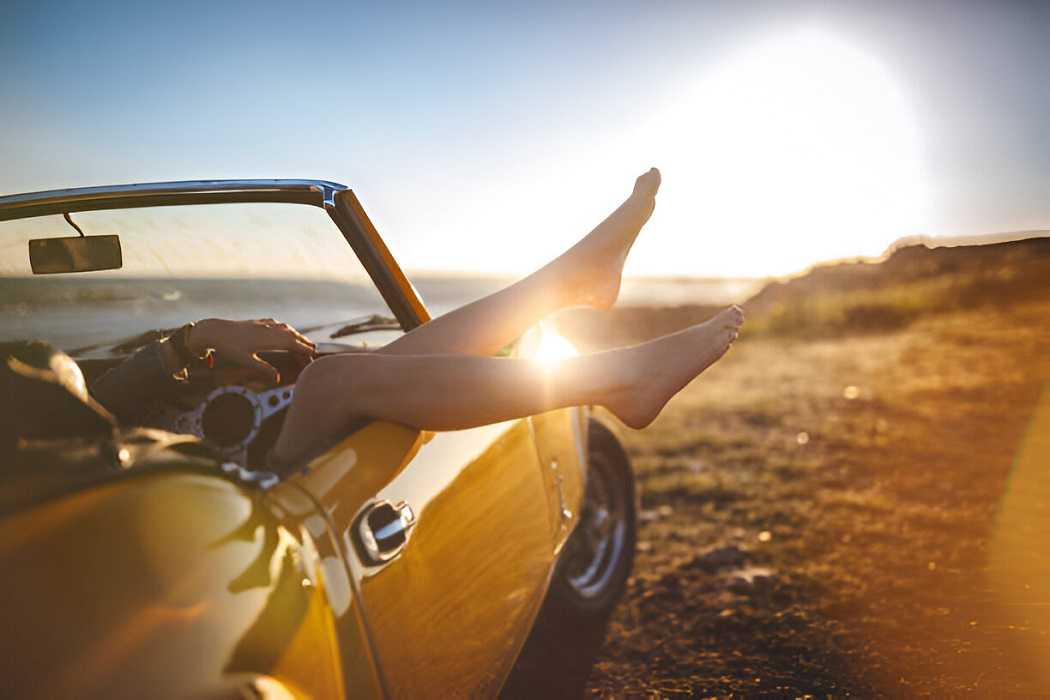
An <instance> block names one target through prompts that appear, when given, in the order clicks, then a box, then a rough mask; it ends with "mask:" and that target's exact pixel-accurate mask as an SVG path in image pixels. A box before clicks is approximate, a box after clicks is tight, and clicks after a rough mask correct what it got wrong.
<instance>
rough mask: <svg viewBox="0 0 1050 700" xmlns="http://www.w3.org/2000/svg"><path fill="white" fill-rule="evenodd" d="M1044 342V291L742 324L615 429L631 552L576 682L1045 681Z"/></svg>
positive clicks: (820, 685) (692, 690)
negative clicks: (789, 332)
mask: <svg viewBox="0 0 1050 700" xmlns="http://www.w3.org/2000/svg"><path fill="white" fill-rule="evenodd" d="M1048 349H1050V304H1047V303H1045V302H1043V303H1039V302H1029V303H1025V304H1019V305H1015V306H1013V307H1011V308H992V307H985V308H982V309H976V310H970V311H964V312H954V313H951V314H945V315H938V316H931V317H927V318H923V319H921V320H919V321H917V322H915V323H914V324H912V325H910V326H909V327H907V328H906V329H903V330H897V331H894V332H888V333H882V334H877V335H871V334H865V335H852V336H842V337H837V338H822V339H819V340H813V341H803V340H797V339H784V338H777V337H769V336H766V337H762V336H759V337H755V338H750V337H748V336H747V335H746V333H745V335H744V336H743V337H742V338H741V340H740V341H739V342H738V344H737V346H736V347H735V348H734V349H733V350H732V352H731V353H730V354H729V356H727V357H726V358H725V359H724V360H723V361H722V362H721V363H719V364H718V365H716V366H715V367H714V368H712V369H711V370H709V371H708V373H706V374H705V375H704V376H703V377H702V378H700V379H699V380H697V381H696V382H694V383H693V384H692V385H691V386H690V387H689V388H688V389H687V390H686V391H684V392H683V393H682V394H680V395H679V396H678V397H676V399H675V400H674V401H673V402H672V403H671V404H670V405H669V406H668V407H667V409H666V410H665V412H664V413H663V414H662V415H661V417H660V418H659V419H658V420H657V422H656V423H654V424H653V425H652V426H651V427H650V428H648V429H647V430H645V431H642V432H631V431H628V430H622V431H621V434H622V436H623V439H624V441H625V443H626V444H627V446H628V449H629V452H630V454H631V456H632V458H633V461H634V465H635V469H636V472H637V477H638V483H639V487H640V492H641V507H642V510H641V520H642V522H641V523H640V532H639V544H638V553H637V560H636V564H635V573H634V576H633V578H632V579H631V580H630V582H629V585H628V590H627V594H626V596H625V598H624V600H623V601H622V603H621V604H620V606H619V608H618V609H617V611H616V613H615V614H614V616H613V619H612V620H611V622H610V625H609V629H608V632H607V636H606V641H605V643H604V646H603V647H602V648H601V651H600V653H599V655H598V659H597V661H596V663H595V665H594V667H593V669H592V671H591V675H590V677H589V679H588V681H587V692H588V693H589V694H590V695H592V696H595V697H693V696H701V697H703V696H727V695H734V696H747V697H798V696H807V695H809V696H816V697H824V696H827V695H834V696H836V697H840V696H860V697H872V696H892V697H902V696H930V697H953V696H957V695H966V694H974V695H979V696H985V697H1001V696H1003V695H1012V696H1032V695H1038V694H1039V693H1040V691H1044V692H1048V693H1050V673H1048V671H1047V670H1046V668H1045V667H1046V666H1050V663H1048V662H1050V636H1048V635H1050V546H1048V544H1047V539H1046V537H1047V536H1048V535H1050V472H1048V471H1047V470H1050V455H1048V454H1045V453H1041V454H1039V455H1036V456H1034V457H1033V455H1032V450H1033V449H1037V448H1038V445H1035V447H1033V445H1034V444H1035V443H1039V442H1040V440H1041V439H1042V436H1044V435H1046V434H1050V423H1048V422H1046V421H1045V420H1043V421H1042V422H1041V424H1039V425H1036V424H1034V423H1036V422H1039V421H1038V420H1037V417H1036V415H1037V407H1038V406H1039V405H1040V401H1042V402H1043V403H1042V405H1043V406H1044V407H1047V408H1050V352H1048ZM1040 415H1041V416H1042V417H1043V419H1045V418H1046V417H1047V416H1048V415H1050V412H1047V411H1044V412H1043V413H1041V414H1040ZM1033 441H1034V442H1033ZM1045 443H1046V441H1045V440H1043V442H1042V443H1041V444H1042V445H1043V447H1044V448H1045V446H1046V445H1045ZM1026 445H1027V447H1026ZM1026 449H1027V450H1028V454H1027V456H1025V454H1024V453H1025V450H1026ZM1021 464H1026V465H1028V466H1027V467H1025V469H1027V471H1028V473H1027V475H1022V474H1020V473H1019V472H1018V471H1017V470H1018V469H1019V467H1018V466H1016V465H1021ZM1033 465H1034V466H1033ZM1012 469H1014V471H1013V472H1012V471H1011V470H1012ZM1033 469H1034V470H1035V471H1034V472H1033ZM1012 474H1013V476H1011V475H1012ZM1033 474H1034V475H1033Z"/></svg>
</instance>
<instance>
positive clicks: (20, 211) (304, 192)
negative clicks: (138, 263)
mask: <svg viewBox="0 0 1050 700" xmlns="http://www.w3.org/2000/svg"><path fill="white" fill-rule="evenodd" d="M347 189H349V188H348V187H347V186H346V185H341V184H339V183H338V182H328V181H326V180H186V181H182V182H147V183H140V184H133V185H112V186H109V187H74V188H71V189H64V190H48V191H46V192H27V193H25V194H14V195H8V196H6V197H0V221H10V220H13V219H27V218H32V217H37V216H50V215H52V214H72V213H74V212H78V211H99V210H103V209H130V208H134V207H165V206H182V205H189V204H229V203H243V202H287V203H292V204H308V205H313V206H316V207H322V208H331V207H334V206H335V195H336V193H337V192H342V191H344V190H347Z"/></svg>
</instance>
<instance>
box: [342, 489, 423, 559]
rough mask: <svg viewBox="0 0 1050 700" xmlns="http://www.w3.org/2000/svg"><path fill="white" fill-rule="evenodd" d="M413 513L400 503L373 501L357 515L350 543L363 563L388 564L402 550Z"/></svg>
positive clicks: (414, 517) (414, 515)
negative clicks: (355, 546) (353, 535)
mask: <svg viewBox="0 0 1050 700" xmlns="http://www.w3.org/2000/svg"><path fill="white" fill-rule="evenodd" d="M415 522H416V514H415V513H413V512H412V508H410V507H409V505H408V504H407V503H405V502H404V501H398V502H397V503H396V504H394V503H391V502H390V501H386V500H383V501H373V502H372V503H370V504H368V505H367V506H365V508H364V509H363V510H362V511H361V514H360V515H359V516H357V524H356V525H355V526H354V534H355V537H354V543H355V544H356V545H357V550H358V554H360V555H361V558H362V559H364V560H365V563H367V564H382V563H383V562H387V561H390V560H391V559H393V558H394V557H396V556H397V555H398V554H400V553H401V550H402V549H404V547H405V543H407V542H408V530H409V528H410V527H412V526H413V525H414V524H415Z"/></svg>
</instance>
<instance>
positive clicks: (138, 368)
mask: <svg viewBox="0 0 1050 700" xmlns="http://www.w3.org/2000/svg"><path fill="white" fill-rule="evenodd" d="M177 385H178V382H176V381H175V379H173V378H172V376H171V374H170V373H169V372H168V370H167V369H166V368H165V367H164V359H163V358H162V357H161V354H160V342H159V341H154V342H152V343H150V344H149V345H146V346H145V347H143V348H142V349H141V350H139V351H138V352H136V353H135V354H134V355H132V356H131V357H129V358H128V359H126V360H124V362H121V363H120V364H119V365H117V366H116V367H114V368H113V369H111V370H109V371H108V372H106V373H105V374H103V375H102V376H101V377H99V378H98V379H96V380H95V381H94V382H93V383H92V384H91V395H92V397H94V399H95V400H96V401H98V402H99V403H100V404H102V405H103V406H105V407H106V409H108V410H109V412H110V413H112V414H113V415H114V416H116V417H117V419H119V420H120V422H121V423H122V424H125V425H141V424H140V423H139V422H138V420H139V419H140V412H141V410H142V407H143V406H147V405H149V403H150V402H151V401H152V400H155V399H157V398H163V397H164V396H166V395H168V394H169V393H171V392H172V390H174V389H175V387H176V386H177Z"/></svg>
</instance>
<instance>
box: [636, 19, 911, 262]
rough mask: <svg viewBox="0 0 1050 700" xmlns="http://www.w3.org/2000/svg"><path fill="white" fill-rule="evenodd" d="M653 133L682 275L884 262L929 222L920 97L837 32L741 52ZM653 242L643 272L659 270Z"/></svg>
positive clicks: (692, 90) (664, 223)
mask: <svg viewBox="0 0 1050 700" xmlns="http://www.w3.org/2000/svg"><path fill="white" fill-rule="evenodd" d="M650 131H651V133H658V134H660V136H659V138H660V139H661V142H660V144H659V148H658V149H657V151H658V153H659V157H660V160H659V161H658V164H659V165H660V166H661V168H662V169H663V171H664V175H665V177H664V183H665V185H664V187H663V189H662V190H661V193H660V202H659V205H658V208H657V218H655V219H654V223H655V222H656V221H659V225H660V226H661V227H662V228H663V229H664V230H665V231H666V230H668V229H670V231H669V235H668V237H667V238H664V240H663V244H662V246H661V247H662V248H663V254H662V256H661V257H663V258H664V261H665V264H667V263H666V259H667V258H668V257H670V256H669V255H668V253H667V250H668V247H675V248H678V249H679V250H678V251H677V252H679V253H682V254H683V257H682V258H674V259H675V262H674V263H673V264H674V265H675V266H681V265H688V264H689V263H690V260H692V262H693V264H694V265H705V264H709V263H706V262H705V261H711V260H716V261H719V262H720V263H724V266H723V267H722V268H721V269H719V270H710V269H709V268H704V269H703V273H705V274H707V273H716V274H723V275H765V274H784V273H789V272H793V271H797V270H800V269H803V268H805V267H807V266H808V265H811V264H813V263H815V262H818V261H821V260H828V259H834V258H840V257H849V256H855V255H876V254H879V253H881V252H882V251H883V250H885V248H886V246H887V245H888V244H889V243H891V242H892V241H894V240H895V239H896V238H898V237H901V236H904V235H908V234H911V233H915V232H916V231H917V229H918V228H919V227H921V225H922V207H923V202H924V199H925V196H924V185H923V177H922V173H921V159H920V148H919V135H918V129H917V126H916V124H915V120H914V118H913V116H912V110H911V108H910V106H909V104H908V101H907V100H906V99H905V96H904V95H903V94H902V92H901V90H900V89H899V87H898V85H897V83H896V81H895V80H894V78H893V76H892V74H891V73H890V72H889V71H888V70H887V69H886V68H885V67H884V66H883V65H882V64H881V63H879V62H878V61H876V60H875V59H873V58H872V57H870V56H868V55H867V54H865V53H864V52H863V51H861V50H859V49H857V48H856V47H854V46H851V45H850V44H848V43H847V42H845V41H843V40H841V39H838V38H836V37H834V36H832V35H830V34H828V33H826V32H823V31H819V30H813V29H807V30H801V31H797V32H794V33H791V34H787V35H780V36H778V37H775V38H770V39H768V40H766V41H762V42H759V43H756V44H754V45H752V46H750V47H747V48H744V49H742V50H740V51H738V52H737V53H735V54H733V55H731V56H730V57H729V58H727V59H726V60H725V61H723V62H722V63H720V64H718V65H717V66H716V67H714V68H713V69H712V70H710V71H708V72H707V73H705V74H703V75H702V76H700V77H699V78H698V79H697V81H696V82H695V84H693V85H692V86H690V87H689V88H688V89H686V90H683V91H681V92H679V93H678V94H676V96H675V100H674V103H673V105H672V106H671V107H670V108H669V109H668V110H667V113H666V114H663V115H661V117H660V120H659V125H658V127H657V128H652V129H650ZM661 238H663V237H661ZM648 243H649V242H648V241H643V243H642V245H643V246H644V249H645V257H647V258H648V259H647V260H644V261H641V262H642V264H640V265H639V268H643V267H644V268H647V269H648V268H657V267H658V265H657V263H658V261H657V260H656V257H657V254H658V253H659V252H660V251H658V250H657V249H656V248H655V247H650V246H649V245H648ZM654 246H655V244H654ZM683 248H684V249H685V250H682V249H683ZM646 271H648V270H646ZM655 271H656V270H655V269H653V272H655ZM674 271H675V272H679V273H686V274H688V273H689V270H688V269H676V270H674Z"/></svg>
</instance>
